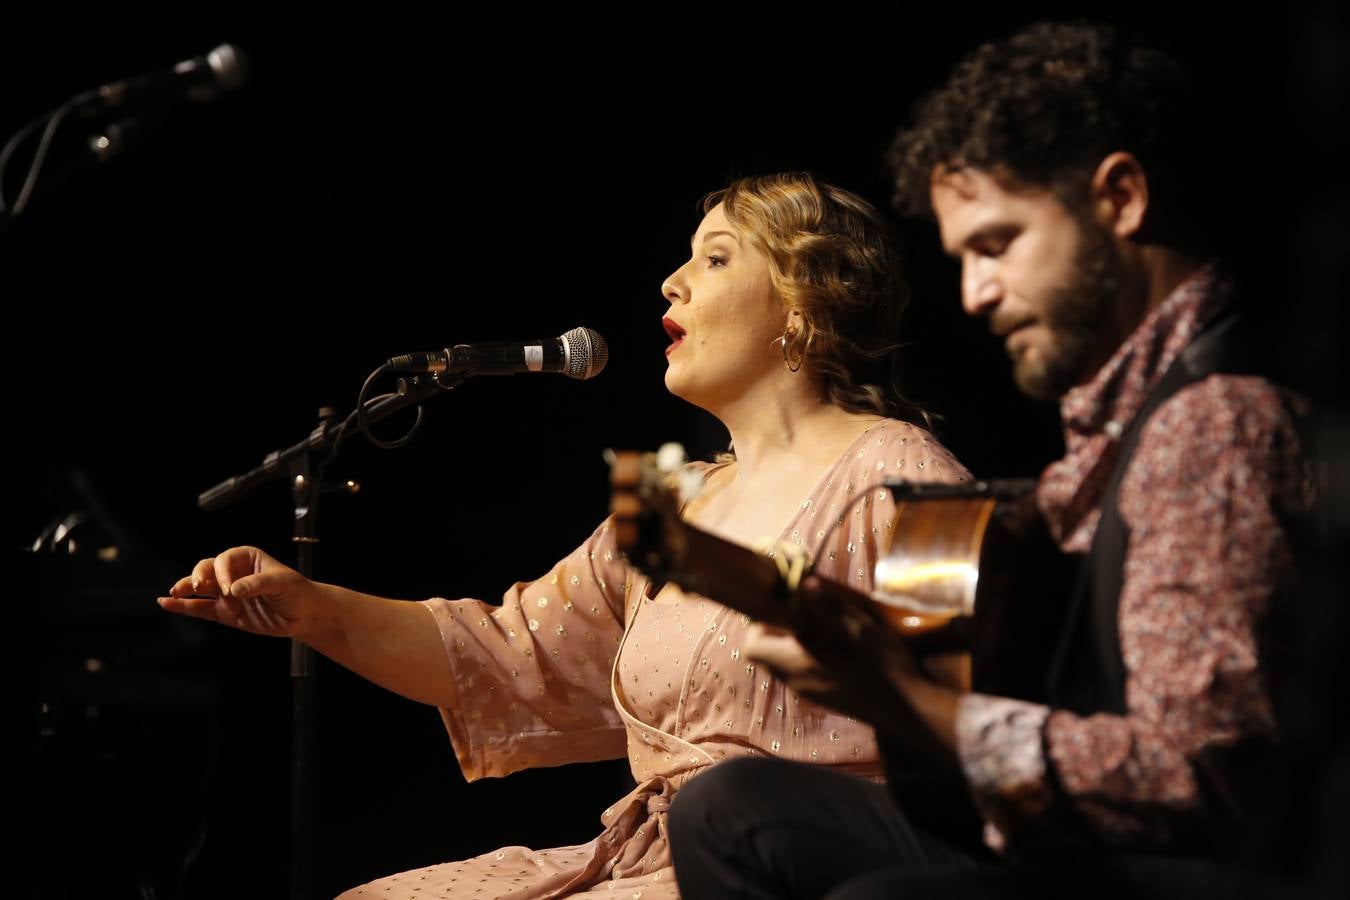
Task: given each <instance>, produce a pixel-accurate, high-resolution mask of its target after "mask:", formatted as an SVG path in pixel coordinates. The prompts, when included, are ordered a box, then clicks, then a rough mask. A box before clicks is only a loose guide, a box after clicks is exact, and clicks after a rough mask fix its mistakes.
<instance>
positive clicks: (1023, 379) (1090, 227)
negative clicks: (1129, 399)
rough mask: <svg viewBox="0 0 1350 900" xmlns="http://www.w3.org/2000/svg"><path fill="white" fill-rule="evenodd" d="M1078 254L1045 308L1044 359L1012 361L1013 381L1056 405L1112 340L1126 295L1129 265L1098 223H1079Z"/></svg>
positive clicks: (1032, 356) (1088, 373) (1030, 356)
mask: <svg viewBox="0 0 1350 900" xmlns="http://www.w3.org/2000/svg"><path fill="white" fill-rule="evenodd" d="M1079 226H1080V230H1079V245H1078V252H1077V253H1076V254H1075V256H1074V261H1073V269H1072V273H1071V275H1070V281H1069V282H1068V283H1067V284H1065V285H1062V286H1061V287H1059V288H1058V289H1056V290H1055V292H1054V293H1053V294H1052V295H1051V297H1050V299H1049V302H1048V304H1046V306H1045V309H1046V313H1045V315H1044V318H1043V319H1042V321H1041V324H1042V325H1044V326H1045V328H1046V331H1047V332H1048V334H1049V338H1050V339H1049V342H1048V344H1047V346H1045V347H1043V348H1042V349H1043V352H1042V353H1040V354H1033V353H1023V354H1022V355H1021V356H1015V357H1014V358H1013V377H1014V378H1015V379H1016V381H1017V386H1018V387H1019V388H1021V390H1022V391H1023V393H1026V394H1029V395H1030V396H1032V397H1035V398H1036V399H1038V400H1045V401H1055V400H1058V399H1059V398H1060V397H1062V396H1064V394H1065V393H1066V392H1067V391H1068V390H1069V389H1070V388H1072V387H1074V386H1075V385H1078V384H1081V383H1082V382H1084V381H1085V380H1087V378H1088V377H1089V376H1091V375H1092V374H1093V373H1092V372H1091V371H1088V369H1089V367H1090V366H1093V365H1094V364H1095V365H1100V364H1101V363H1102V362H1104V361H1105V360H1104V359H1098V358H1097V357H1098V356H1099V351H1100V348H1101V346H1102V342H1103V341H1107V340H1110V337H1111V325H1112V320H1113V313H1114V311H1115V308H1116V307H1117V306H1118V304H1119V302H1120V296H1121V293H1122V292H1123V291H1124V290H1125V278H1126V273H1125V264H1124V262H1123V261H1122V260H1121V258H1120V255H1119V253H1118V252H1117V250H1116V248H1115V245H1114V244H1113V243H1112V240H1111V236H1110V234H1108V233H1107V232H1106V230H1105V229H1103V228H1101V226H1099V225H1098V224H1097V223H1096V222H1093V221H1091V220H1089V219H1086V217H1084V218H1083V219H1080V221H1079Z"/></svg>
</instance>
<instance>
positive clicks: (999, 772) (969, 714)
mask: <svg viewBox="0 0 1350 900" xmlns="http://www.w3.org/2000/svg"><path fill="white" fill-rule="evenodd" d="M1049 715H1050V709H1049V707H1046V706H1041V705H1040V704H1037V703H1027V702H1024V701H1022V700H1010V699H1008V698H1006V697H990V696H986V695H984V694H967V695H966V696H964V697H962V698H961V699H960V701H958V703H957V707H956V752H957V755H958V756H959V757H960V760H961V768H962V769H963V770H964V771H965V775H966V781H967V783H968V784H969V785H970V790H971V794H972V795H973V797H974V799H975V803H976V805H977V806H978V807H979V809H980V811H981V812H982V813H983V814H984V817H985V821H986V823H987V826H986V829H985V840H986V843H988V844H989V846H990V847H992V848H993V849H994V850H998V851H1002V850H1003V849H1004V836H1005V835H1006V834H1007V832H1008V831H1009V829H1010V828H1011V827H1015V822H1016V821H1017V820H1018V819H1021V818H1023V817H1025V816H1035V815H1039V814H1043V813H1044V812H1045V811H1046V809H1047V808H1048V807H1049V806H1050V802H1051V800H1052V797H1053V794H1052V791H1051V787H1050V782H1049V779H1048V777H1047V774H1046V761H1045V750H1044V743H1043V732H1044V729H1045V720H1046V719H1047V717H1048V716H1049Z"/></svg>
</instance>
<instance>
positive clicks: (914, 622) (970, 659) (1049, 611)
mask: <svg viewBox="0 0 1350 900" xmlns="http://www.w3.org/2000/svg"><path fill="white" fill-rule="evenodd" d="M609 461H610V481H611V512H612V513H613V515H614V522H615V528H616V538H617V543H618V546H619V549H620V550H621V551H622V552H623V553H624V554H625V555H626V556H627V558H628V560H629V562H630V563H631V564H632V565H633V566H634V568H636V569H638V570H639V571H641V572H643V573H644V574H646V575H647V576H649V577H650V578H652V579H653V581H654V582H657V583H658V584H659V583H662V582H666V581H669V582H673V583H675V584H677V585H679V586H680V588H681V589H683V590H685V591H688V592H692V593H696V594H701V595H703V596H705V597H709V598H711V599H713V600H716V601H717V602H719V603H721V604H723V605H724V606H727V607H730V608H731V609H734V610H736V611H738V612H741V613H744V614H745V615H748V616H750V617H751V618H753V619H757V620H760V621H762V622H766V623H768V624H773V625H780V626H784V627H791V625H792V622H791V616H790V602H789V597H790V593H791V588H790V587H789V581H790V580H791V579H788V578H785V577H784V569H785V568H787V569H791V568H792V567H793V565H794V564H793V563H791V562H789V563H787V564H784V563H783V561H782V560H780V559H776V558H773V557H771V556H769V555H767V554H766V553H765V552H756V551H755V550H752V549H749V548H747V547H742V546H740V545H739V544H734V543H731V542H730V541H727V540H724V539H723V538H720V537H717V536H716V535H713V534H709V533H708V532H706V531H703V530H701V529H699V528H696V527H695V526H693V525H690V524H689V523H687V522H685V521H684V520H683V519H682V518H681V517H680V511H681V507H682V504H683V502H685V501H687V500H688V499H689V498H690V497H691V495H692V493H693V492H696V491H697V489H698V487H699V486H701V483H702V476H701V474H700V473H697V472H691V471H690V470H689V469H687V468H685V467H684V454H683V450H682V449H681V448H678V445H667V446H666V447H663V448H662V450H661V451H660V452H658V453H639V452H633V451H620V452H612V453H611V454H610V455H609ZM682 479H687V483H685V484H683V485H682V484H680V481H681V480H682ZM1034 487H1035V482H1034V481H1032V480H1029V479H998V480H984V481H974V482H970V483H967V484H959V485H951V484H916V483H914V482H909V481H898V480H888V481H885V482H883V483H881V484H880V485H873V486H872V487H871V488H870V490H873V491H875V490H877V489H878V488H884V489H885V490H887V491H889V492H890V493H891V496H892V498H893V500H894V502H895V511H896V514H895V516H894V518H893V519H892V523H891V529H890V532H889V534H885V535H881V536H880V537H881V555H880V557H879V559H878V561H877V563H876V569H875V571H874V573H873V574H874V584H875V587H874V590H873V592H872V594H871V595H870V596H867V595H863V594H860V593H859V594H846V595H845V596H846V597H850V598H852V599H851V600H850V601H845V602H858V603H870V604H876V607H875V609H876V610H877V611H879V612H880V613H881V614H882V615H881V618H882V619H883V620H885V621H886V623H887V624H888V625H890V626H891V627H892V628H894V629H895V631H896V632H898V633H899V634H901V635H903V636H904V637H905V638H906V639H907V640H908V641H909V642H910V643H911V645H912V647H913V649H914V650H915V652H916V653H917V654H919V656H920V659H921V660H922V662H923V664H924V665H925V667H926V668H928V669H929V671H930V673H932V674H933V675H934V677H936V678H938V679H939V680H941V681H943V682H944V683H947V684H950V685H952V686H955V687H959V688H962V689H965V690H972V689H973V690H981V691H997V692H998V693H1000V694H1002V695H1003V696H1016V697H1022V698H1024V699H1033V700H1034V699H1040V698H1041V696H1042V695H1043V693H1044V670H1045V665H1046V662H1047V661H1048V659H1049V654H1050V649H1051V645H1052V643H1053V637H1054V634H1055V624H1056V623H1057V621H1058V617H1059V616H1060V615H1061V614H1062V610H1063V603H1062V599H1061V598H1064V597H1067V596H1068V585H1069V584H1070V582H1071V574H1072V572H1071V568H1070V567H1069V566H1067V565H1066V562H1065V558H1064V557H1063V556H1062V555H1061V554H1060V553H1059V552H1058V550H1057V549H1056V548H1055V547H1054V545H1053V544H1052V543H1051V542H1050V541H1049V539H1048V537H1047V536H1046V535H1045V533H1044V530H1043V526H1042V524H1041V519H1040V517H1039V515H1038V514H1037V512H1036V509H1035V505H1034V502H1033V495H1032V491H1033V490H1034ZM859 493H860V496H861V495H862V494H865V493H866V491H862V492H859ZM827 540H828V538H827ZM770 552H775V553H782V552H783V548H778V549H777V550H774V551H770ZM795 564H796V565H797V566H798V567H799V573H794V574H800V575H801V576H802V577H804V576H805V574H806V573H807V572H809V571H810V561H809V560H806V559H803V560H798V561H796V563H795ZM1028 585H1034V587H1028ZM1012 598H1020V600H1014V599H1012Z"/></svg>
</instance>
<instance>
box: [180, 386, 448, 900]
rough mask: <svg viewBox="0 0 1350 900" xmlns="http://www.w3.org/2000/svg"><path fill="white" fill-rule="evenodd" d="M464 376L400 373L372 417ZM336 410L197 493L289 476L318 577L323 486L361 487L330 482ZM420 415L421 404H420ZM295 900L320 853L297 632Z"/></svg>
mask: <svg viewBox="0 0 1350 900" xmlns="http://www.w3.org/2000/svg"><path fill="white" fill-rule="evenodd" d="M462 381H463V379H462V378H457V377H453V376H440V377H439V378H438V377H437V376H433V375H421V376H418V377H416V378H413V379H406V378H401V379H399V383H398V393H397V394H391V395H386V396H384V397H378V398H376V399H374V400H371V401H369V402H368V403H367V404H366V416H367V419H368V421H369V422H378V421H380V420H382V419H386V418H388V417H389V416H391V415H393V414H394V413H396V412H399V411H400V410H403V409H407V408H408V407H409V406H415V405H417V404H419V403H421V402H422V401H423V400H426V399H428V398H430V397H432V396H435V395H436V394H438V393H440V392H442V391H447V390H450V389H451V388H453V387H455V386H457V385H458V384H460V383H461V382H462ZM335 412H336V411H335V410H333V409H332V408H331V407H324V408H323V409H320V410H319V424H318V425H317V426H316V427H315V428H314V430H313V431H311V432H310V434H309V437H307V438H305V439H304V440H303V441H300V442H299V443H297V444H293V445H291V446H290V447H285V448H283V449H280V450H274V451H273V452H271V453H269V454H267V456H266V457H264V459H263V463H262V465H260V466H258V467H256V468H254V469H250V470H249V471H247V472H244V473H243V474H240V475H235V476H231V477H230V478H227V479H225V480H224V481H222V482H220V483H219V484H217V485H216V486H214V487H212V488H210V489H209V490H206V491H203V492H202V493H201V494H200V495H199V496H198V498H197V505H198V506H199V507H200V508H201V509H203V510H205V511H207V512H211V511H214V510H218V509H221V508H223V507H226V506H228V505H230V504H231V503H234V502H235V501H237V500H238V499H240V498H241V497H242V496H243V495H244V494H246V493H248V492H249V491H251V490H252V489H253V488H255V487H257V486H258V485H260V484H262V483H263V482H265V481H273V480H275V479H278V478H289V479H290V482H291V499H292V502H293V504H294V507H295V509H294V523H295V527H294V534H293V536H292V538H291V540H292V541H293V542H294V543H295V549H296V570H297V571H298V572H299V573H300V574H301V575H303V576H305V577H306V578H313V577H314V560H315V551H316V549H317V547H318V543H319V536H318V533H319V499H320V497H321V496H322V495H323V494H325V493H332V492H338V491H341V492H347V493H356V492H357V491H358V490H360V486H359V485H357V484H356V483H355V482H352V481H348V482H345V483H343V484H341V485H333V484H326V483H325V482H324V480H323V474H324V469H325V468H326V467H327V465H328V464H329V463H330V462H332V461H333V459H334V458H335V457H336V455H337V451H338V449H339V448H340V447H341V445H342V443H343V442H345V441H346V439H347V438H349V437H351V435H352V433H353V432H352V431H350V430H348V428H347V425H349V424H350V423H351V421H352V420H353V419H354V418H355V416H356V414H355V413H353V414H352V415H351V416H348V418H347V420H346V421H345V422H344V423H343V424H342V425H339V424H337V418H336V415H335ZM419 417H420V410H419ZM290 668H291V866H290V895H289V896H290V898H291V900H309V897H310V895H311V894H310V889H311V885H312V877H313V876H312V872H313V866H312V863H313V855H314V771H313V761H314V651H313V650H312V649H311V648H310V647H309V646H308V645H306V644H304V643H303V642H301V641H299V640H297V639H295V638H292V639H291V667H290Z"/></svg>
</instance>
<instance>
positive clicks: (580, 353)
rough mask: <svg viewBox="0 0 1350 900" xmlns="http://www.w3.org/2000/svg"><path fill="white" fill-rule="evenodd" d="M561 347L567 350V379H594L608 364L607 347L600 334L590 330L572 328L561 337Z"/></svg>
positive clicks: (565, 373)
mask: <svg viewBox="0 0 1350 900" xmlns="http://www.w3.org/2000/svg"><path fill="white" fill-rule="evenodd" d="M561 340H562V342H563V347H564V348H566V350H567V371H566V372H564V373H563V374H564V375H566V376H567V377H568V378H580V379H582V380H583V381H584V380H585V379H587V378H594V377H595V376H596V375H599V374H600V372H601V370H602V369H604V368H605V363H607V362H609V345H608V344H606V343H605V339H604V338H603V337H601V336H600V332H598V331H594V330H592V329H590V328H573V329H572V330H571V331H569V332H567V333H566V334H564V335H562V337H561Z"/></svg>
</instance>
